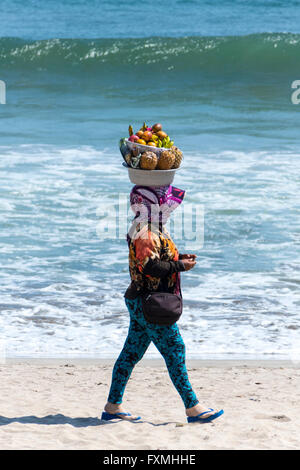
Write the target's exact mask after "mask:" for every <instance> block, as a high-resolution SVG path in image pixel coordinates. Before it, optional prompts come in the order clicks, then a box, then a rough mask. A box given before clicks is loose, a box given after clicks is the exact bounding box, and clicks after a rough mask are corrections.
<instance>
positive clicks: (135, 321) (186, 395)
mask: <svg viewBox="0 0 300 470" xmlns="http://www.w3.org/2000/svg"><path fill="white" fill-rule="evenodd" d="M125 303H126V305H127V308H128V310H129V313H130V325H129V331H128V336H127V338H126V341H125V344H124V346H123V349H122V351H121V353H120V355H119V357H118V359H117V361H116V363H115V365H114V368H113V373H112V383H111V387H110V391H109V396H108V401H109V402H110V403H122V397H123V394H124V390H125V387H126V384H127V382H128V380H129V377H130V375H131V372H132V370H133V368H134V366H135V365H136V364H137V362H139V361H140V360H141V359H142V357H143V356H144V354H145V352H146V350H147V349H148V347H149V345H150V343H151V341H153V343H154V345H155V346H156V348H157V349H158V350H159V352H160V353H161V355H162V356H163V358H164V360H165V362H166V365H167V368H168V372H169V375H170V377H171V380H172V382H173V384H174V386H175V387H176V389H177V391H178V393H179V394H180V396H181V398H182V400H183V403H184V406H185V407H186V408H191V407H192V406H195V405H196V404H197V403H199V401H198V400H197V397H196V395H195V393H194V391H193V389H192V386H191V384H190V382H189V379H188V374H187V370H186V366H185V345H184V342H183V340H182V337H181V334H180V332H179V329H178V326H177V324H176V323H175V324H174V325H172V326H160V325H154V324H152V323H149V322H147V321H146V320H145V318H144V315H143V312H142V305H141V298H140V297H137V298H136V299H134V300H129V299H126V298H125Z"/></svg>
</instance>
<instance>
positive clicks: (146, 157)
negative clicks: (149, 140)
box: [140, 152, 157, 170]
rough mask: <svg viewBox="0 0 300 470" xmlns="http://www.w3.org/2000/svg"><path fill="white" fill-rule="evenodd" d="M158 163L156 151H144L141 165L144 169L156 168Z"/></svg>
mask: <svg viewBox="0 0 300 470" xmlns="http://www.w3.org/2000/svg"><path fill="white" fill-rule="evenodd" d="M156 165H157V156H156V155H155V153H154V152H145V153H142V156H141V160H140V167H141V168H143V169H144V170H154V169H155V168H156Z"/></svg>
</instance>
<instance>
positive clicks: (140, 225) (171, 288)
mask: <svg viewBox="0 0 300 470" xmlns="http://www.w3.org/2000/svg"><path fill="white" fill-rule="evenodd" d="M184 193H185V192H184V191H182V190H178V189H177V188H174V187H172V186H170V185H167V186H162V187H148V186H134V188H133V189H132V191H131V193H130V204H131V208H132V210H133V211H134V213H135V219H134V221H133V224H132V226H131V229H130V230H129V233H128V235H127V241H128V247H129V271H130V277H131V284H130V286H129V287H128V289H127V291H126V293H125V303H126V306H127V308H128V311H129V314H130V325H129V331H128V336H127V338H126V341H125V344H124V346H123V349H122V351H121V353H120V355H119V357H118V359H117V361H116V363H115V365H114V368H113V373H112V382H111V387H110V391H109V396H108V401H107V403H106V405H105V407H104V410H105V411H104V412H103V413H102V419H104V420H110V419H116V418H119V419H126V420H130V421H136V420H138V419H140V417H137V416H132V415H131V414H130V413H126V412H125V411H124V409H123V407H122V398H123V394H124V391H125V387H126V384H127V382H128V380H129V377H130V375H131V372H132V370H133V368H134V366H135V365H136V364H137V362H138V361H140V360H141V359H142V357H143V356H144V354H145V352H146V350H147V348H148V347H149V345H150V343H151V341H153V343H154V345H155V346H156V348H157V349H158V351H159V352H160V353H161V355H162V356H163V358H164V360H165V362H166V366H167V368H168V372H169V375H170V378H171V380H172V382H173V384H174V386H175V387H176V389H177V391H178V393H179V394H180V396H181V398H182V401H183V403H184V406H185V411H186V415H187V420H188V422H197V421H198V422H209V421H212V420H213V419H215V418H217V417H218V416H220V415H221V414H222V413H223V410H220V411H218V412H216V411H214V410H213V409H212V408H209V409H207V408H206V407H204V406H203V405H202V404H200V403H199V400H198V399H197V397H196V394H195V392H194V391H193V389H192V386H191V384H190V382H189V379H188V374H187V369H186V365H185V345H184V342H183V339H182V337H181V334H180V332H179V329H178V326H177V324H176V323H174V324H172V325H160V324H155V323H150V322H149V321H147V320H146V318H145V316H144V313H143V309H142V294H145V293H147V292H149V293H150V292H168V293H172V294H177V295H180V296H181V289H180V272H182V271H188V270H190V269H192V268H193V267H194V266H195V264H196V260H195V258H196V255H193V254H190V255H189V254H182V255H179V253H178V250H177V248H176V246H175V244H174V242H173V240H172V239H171V237H170V235H169V233H168V232H167V230H166V228H165V225H164V224H165V222H166V220H167V218H168V216H169V215H170V212H172V211H173V210H174V209H176V207H178V205H179V204H180V203H181V202H182V199H183V197H184ZM174 194H175V196H174ZM153 208H156V210H153ZM157 208H158V210H157Z"/></svg>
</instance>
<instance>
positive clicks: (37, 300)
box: [0, 0, 300, 358]
mask: <svg viewBox="0 0 300 470" xmlns="http://www.w3.org/2000/svg"><path fill="white" fill-rule="evenodd" d="M2 3H3V13H2V14H1V19H0V26H1V28H0V36H1V37H0V80H4V81H5V82H6V89H7V94H6V104H5V105H0V125H1V131H0V132H1V134H0V135H1V142H0V224H1V230H0V266H1V270H0V276H1V288H0V325H1V332H2V336H1V338H0V339H1V340H2V342H3V343H4V348H5V350H6V352H7V354H9V355H29V356H33V355H42V356H43V355H44V356H49V355H60V356H65V355H67V354H70V355H92V356H93V355H102V356H104V355H106V356H111V355H116V354H117V353H118V351H119V349H120V347H121V345H122V342H123V340H124V336H125V335H126V328H127V324H128V316H127V313H126V309H125V305H124V301H123V297H122V295H123V292H124V290H125V288H126V286H127V284H128V281H129V275H128V266H127V246H126V243H125V232H126V230H125V226H121V229H120V238H119V239H117V240H109V239H103V238H101V237H100V236H99V227H101V226H102V225H101V224H102V223H103V213H104V212H105V210H106V209H107V207H108V206H109V207H111V206H114V205H116V204H117V202H118V194H119V193H122V194H123V195H126V194H128V192H129V190H130V188H131V185H130V182H129V180H128V178H127V175H126V173H125V172H124V170H123V169H122V167H121V156H120V154H119V153H118V149H117V143H118V140H119V138H120V137H122V136H124V135H126V133H127V128H128V124H129V123H131V124H132V125H133V126H134V128H139V127H140V126H141V124H142V123H143V121H145V120H146V121H147V122H149V123H154V122H158V121H159V122H161V123H162V124H163V126H164V128H165V129H166V131H167V132H168V133H169V134H170V135H171V136H172V137H173V138H174V140H175V143H176V144H177V145H178V146H179V147H180V148H181V149H182V150H183V151H184V154H185V159H184V166H183V168H182V170H181V171H180V172H178V175H177V176H176V179H175V182H174V184H176V185H178V186H179V187H182V188H184V189H186V190H187V196H186V200H185V204H186V206H189V205H190V206H191V205H192V204H194V205H195V206H200V205H201V207H203V208H204V216H205V219H204V220H205V224H204V245H203V247H202V246H200V245H199V247H198V248H196V250H194V251H196V252H197V255H198V264H197V267H196V268H195V269H194V270H193V271H190V272H189V273H184V275H183V290H184V297H185V312H184V315H183V317H182V319H181V320H180V325H181V330H182V333H183V336H184V338H185V340H186V343H187V350H188V353H189V355H190V356H197V357H203V358H206V357H212V356H218V357H229V356H230V357H231V356H232V357H238V356H245V357H257V356H263V357H270V356H272V357H274V356H276V357H279V356H280V357H286V358H288V357H291V358H295V357H296V356H297V354H296V353H297V344H298V343H299V341H298V340H299V306H300V295H299V285H300V277H299V244H300V223H299V169H300V168H299V124H300V118H299V116H300V105H294V104H293V103H292V101H291V94H292V92H293V90H292V88H291V85H292V83H293V81H294V80H297V79H298V80H300V67H299V56H300V31H299V25H298V21H297V12H298V13H299V11H300V3H299V2H298V1H293V2H288V5H287V2H284V1H264V2H263V1H253V2H246V1H241V0H240V1H238V0H235V1H234V0H231V1H223V2H218V1H215V2H206V1H186V2H185V1H181V2H179V1H175V0H172V1H170V2H167V3H165V4H164V3H161V4H159V5H155V6H153V5H152V4H146V5H145V4H141V3H140V2H136V1H133V2H131V3H130V4H127V3H126V2H122V1H103V2H100V1H78V2H71V1H66V2H64V3H61V2H57V1H55V0H53V1H51V2H46V1H39V2H37V1H29V2H26V3H25V2H20V1H16V0H14V1H10V2H8V1H7V2H6V1H4V2H2ZM298 16H299V15H298ZM122 230H123V232H124V238H123V237H122ZM177 243H178V247H179V249H180V250H181V251H184V249H185V244H184V240H177ZM151 354H152V355H155V354H156V352H155V350H154V348H153V349H150V351H149V355H151Z"/></svg>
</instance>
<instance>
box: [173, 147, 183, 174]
mask: <svg viewBox="0 0 300 470" xmlns="http://www.w3.org/2000/svg"><path fill="white" fill-rule="evenodd" d="M171 152H172V153H173V154H174V155H175V162H174V165H173V166H172V168H179V167H180V164H181V162H182V157H183V155H182V151H181V150H179V148H178V147H175V145H173V146H172V147H171Z"/></svg>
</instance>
